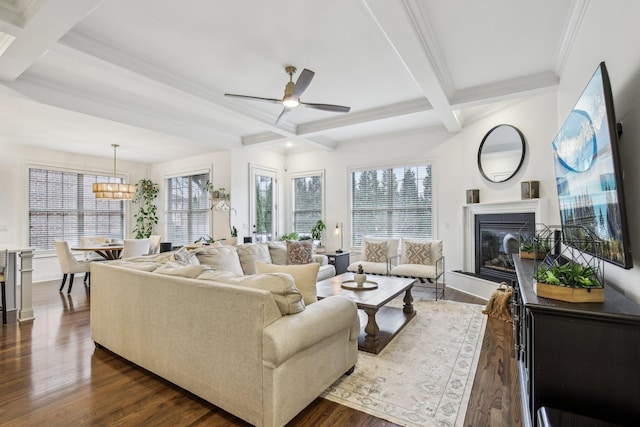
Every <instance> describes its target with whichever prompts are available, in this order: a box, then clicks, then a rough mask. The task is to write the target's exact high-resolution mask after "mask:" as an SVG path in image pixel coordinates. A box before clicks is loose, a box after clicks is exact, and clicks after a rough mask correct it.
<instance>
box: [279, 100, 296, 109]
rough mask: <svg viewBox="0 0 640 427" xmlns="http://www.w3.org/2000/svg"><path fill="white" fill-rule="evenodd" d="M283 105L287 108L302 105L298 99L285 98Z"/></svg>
mask: <svg viewBox="0 0 640 427" xmlns="http://www.w3.org/2000/svg"><path fill="white" fill-rule="evenodd" d="M282 105H284V106H285V107H287V108H296V107H297V106H298V105H300V101H298V100H297V99H296V98H285V99H283V100H282Z"/></svg>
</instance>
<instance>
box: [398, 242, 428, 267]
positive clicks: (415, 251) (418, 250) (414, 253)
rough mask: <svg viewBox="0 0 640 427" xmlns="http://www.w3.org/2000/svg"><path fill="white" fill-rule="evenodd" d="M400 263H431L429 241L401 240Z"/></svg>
mask: <svg viewBox="0 0 640 427" xmlns="http://www.w3.org/2000/svg"><path fill="white" fill-rule="evenodd" d="M401 262H402V264H422V265H429V264H431V242H409V241H406V240H405V241H403V242H402V260H401Z"/></svg>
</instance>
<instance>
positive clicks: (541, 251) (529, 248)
mask: <svg viewBox="0 0 640 427" xmlns="http://www.w3.org/2000/svg"><path fill="white" fill-rule="evenodd" d="M550 251H551V247H550V246H549V243H548V242H546V241H544V240H536V239H534V240H533V241H530V242H520V258H525V259H540V260H542V259H544V257H545V256H546V255H547V254H548V253H549V252H550Z"/></svg>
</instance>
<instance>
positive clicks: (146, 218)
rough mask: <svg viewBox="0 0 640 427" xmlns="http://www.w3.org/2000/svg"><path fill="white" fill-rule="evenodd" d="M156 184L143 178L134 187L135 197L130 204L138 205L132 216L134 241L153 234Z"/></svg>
mask: <svg viewBox="0 0 640 427" xmlns="http://www.w3.org/2000/svg"><path fill="white" fill-rule="evenodd" d="M159 192H160V189H159V187H158V184H156V183H155V182H153V181H151V180H150V179H146V178H143V179H141V180H140V181H138V183H137V185H136V195H135V196H134V198H133V200H132V202H133V203H137V204H139V205H140V207H139V208H138V212H137V213H136V214H135V215H134V218H135V219H136V227H135V228H134V229H133V232H134V233H135V238H136V239H145V238H148V237H149V236H151V234H153V228H154V227H155V225H156V224H157V223H158V208H157V206H156V205H155V203H154V200H155V199H156V198H157V197H158V193H159Z"/></svg>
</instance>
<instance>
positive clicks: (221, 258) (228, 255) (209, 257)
mask: <svg viewBox="0 0 640 427" xmlns="http://www.w3.org/2000/svg"><path fill="white" fill-rule="evenodd" d="M195 252H196V254H197V256H198V259H199V260H200V264H204V265H210V266H212V267H213V268H215V269H216V270H221V271H230V272H232V273H234V274H236V275H238V276H242V275H243V274H244V273H243V271H242V266H241V265H240V258H239V257H238V250H237V248H236V247H235V246H213V245H211V246H209V247H207V248H200V249H196V251H195Z"/></svg>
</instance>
